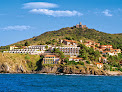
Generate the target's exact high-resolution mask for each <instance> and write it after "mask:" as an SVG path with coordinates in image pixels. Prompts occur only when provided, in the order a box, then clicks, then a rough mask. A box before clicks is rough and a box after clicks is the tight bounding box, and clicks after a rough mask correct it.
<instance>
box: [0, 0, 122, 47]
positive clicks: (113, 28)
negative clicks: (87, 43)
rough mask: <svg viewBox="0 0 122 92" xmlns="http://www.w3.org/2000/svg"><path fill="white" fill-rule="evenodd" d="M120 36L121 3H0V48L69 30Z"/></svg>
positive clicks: (30, 0)
mask: <svg viewBox="0 0 122 92" xmlns="http://www.w3.org/2000/svg"><path fill="white" fill-rule="evenodd" d="M80 21H81V22H82V23H83V24H85V25H87V26H88V27H89V28H94V29H96V30H99V31H102V32H106V33H122V29H121V25H122V0H0V46H5V45H9V44H12V43H15V42H18V41H21V40H25V39H28V38H31V37H33V36H38V35H40V34H42V33H44V32H46V31H53V30H58V29H60V28H63V27H71V26H73V25H75V24H77V23H79V22H80Z"/></svg>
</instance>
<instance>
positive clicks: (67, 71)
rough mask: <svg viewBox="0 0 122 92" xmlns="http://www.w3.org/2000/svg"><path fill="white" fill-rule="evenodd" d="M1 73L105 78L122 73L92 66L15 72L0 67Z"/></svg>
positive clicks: (17, 69) (49, 67)
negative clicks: (101, 76) (96, 76)
mask: <svg viewBox="0 0 122 92" xmlns="http://www.w3.org/2000/svg"><path fill="white" fill-rule="evenodd" d="M0 73H2V74H4V73H9V74H56V75H104V76H117V75H118V76H119V75H122V72H119V71H104V70H102V69H98V68H96V67H91V66H87V67H86V66H77V65H74V66H70V65H68V66H65V65H64V66H62V65H53V66H51V65H47V66H42V68H41V69H40V70H36V71H35V70H28V69H25V68H23V66H21V67H17V68H16V69H15V70H13V71H12V70H11V69H9V68H8V66H6V65H1V66H0Z"/></svg>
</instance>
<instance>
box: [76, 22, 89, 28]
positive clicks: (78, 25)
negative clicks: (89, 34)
mask: <svg viewBox="0 0 122 92" xmlns="http://www.w3.org/2000/svg"><path fill="white" fill-rule="evenodd" d="M76 28H82V29H83V28H87V27H86V25H82V23H81V22H80V23H79V24H76Z"/></svg>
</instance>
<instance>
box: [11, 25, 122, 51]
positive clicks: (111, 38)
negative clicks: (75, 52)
mask: <svg viewBox="0 0 122 92" xmlns="http://www.w3.org/2000/svg"><path fill="white" fill-rule="evenodd" d="M64 38H65V39H72V40H76V41H79V40H83V41H84V40H85V39H90V40H93V41H96V42H99V43H101V44H110V45H113V48H119V49H122V34H121V33H120V34H108V33H104V32H99V31H96V30H95V29H81V28H75V27H71V28H69V27H67V28H62V29H60V30H57V31H49V32H45V33H43V34H41V35H39V36H37V37H33V38H30V39H27V40H23V41H20V42H17V43H14V44H11V45H17V46H19V45H24V44H25V42H29V44H30V45H37V44H38V45H40V44H55V45H59V44H60V43H59V40H60V39H64Z"/></svg>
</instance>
